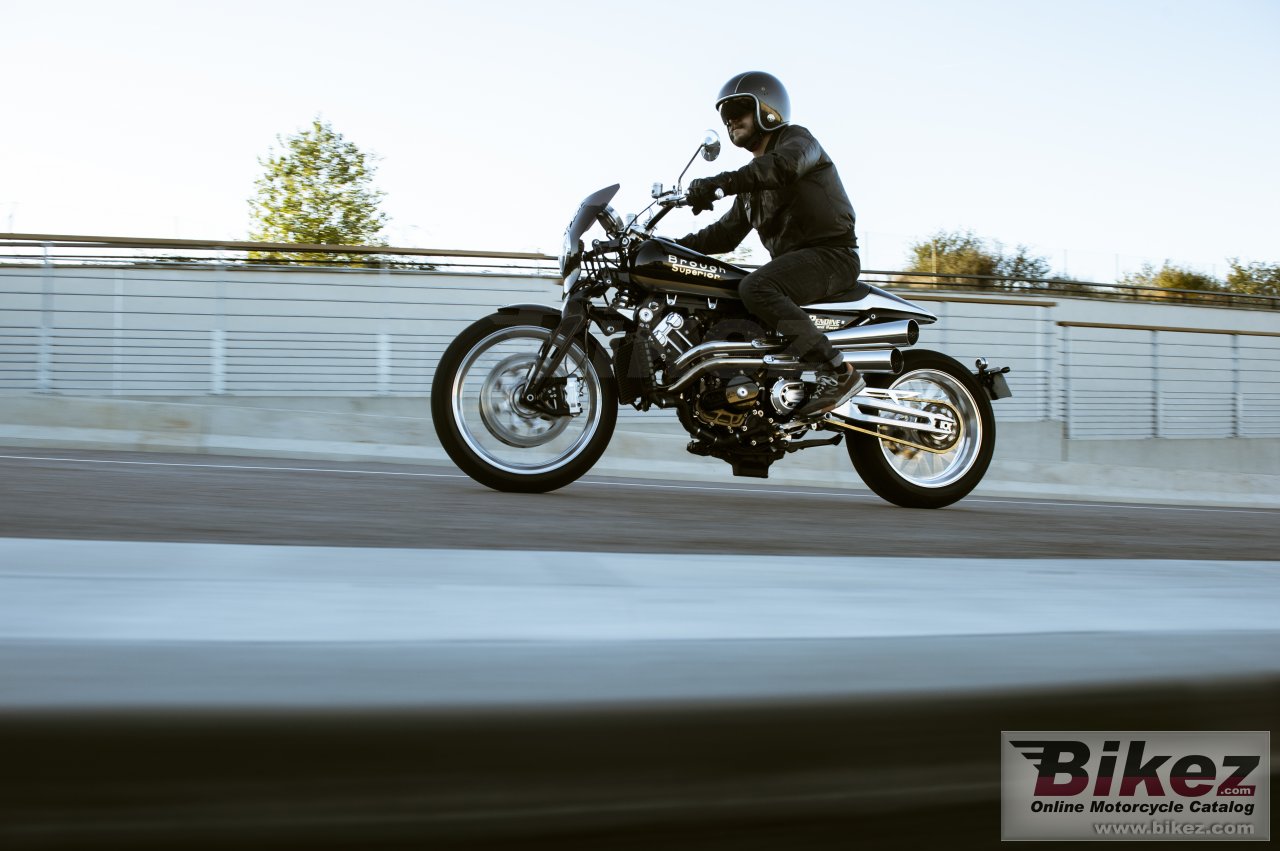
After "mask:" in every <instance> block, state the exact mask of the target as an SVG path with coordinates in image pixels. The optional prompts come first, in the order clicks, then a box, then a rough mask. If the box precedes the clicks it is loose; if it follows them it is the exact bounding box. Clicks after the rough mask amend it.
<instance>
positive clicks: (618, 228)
mask: <svg viewBox="0 0 1280 851" xmlns="http://www.w3.org/2000/svg"><path fill="white" fill-rule="evenodd" d="M596 221H598V222H599V223H600V225H601V227H603V228H604V229H605V232H606V233H608V234H609V236H617V235H618V234H620V233H622V230H623V228H624V227H625V226H624V225H623V223H622V216H619V215H618V211H617V210H615V209H613V208H612V207H610V206H607V205H606V206H605V208H604V209H603V210H601V211H600V212H599V213H598V214H597V215H596Z"/></svg>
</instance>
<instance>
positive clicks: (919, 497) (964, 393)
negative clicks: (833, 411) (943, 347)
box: [845, 350, 996, 508]
mask: <svg viewBox="0 0 1280 851" xmlns="http://www.w3.org/2000/svg"><path fill="white" fill-rule="evenodd" d="M866 379H867V384H868V385H870V386H872V387H880V388H885V389H894V390H904V391H909V392H911V393H912V394H913V395H916V396H920V397H923V398H924V399H926V400H927V399H937V400H938V401H939V402H946V403H947V404H949V405H951V406H953V407H954V408H955V409H956V410H958V411H959V414H960V429H959V433H958V435H957V436H956V437H955V439H954V440H948V439H937V438H934V437H932V436H928V435H922V434H920V433H919V432H915V431H911V430H909V429H895V428H893V427H891V426H878V427H877V428H878V429H879V430H880V432H881V433H883V434H892V435H893V436H895V437H901V438H903V439H906V440H910V441H911V442H913V443H917V444H920V445H922V446H929V447H930V448H933V449H943V450H945V451H943V452H929V451H926V450H924V449H917V448H913V447H910V446H904V445H903V444H901V443H894V442H892V441H888V440H881V439H880V438H879V437H876V436H874V435H870V434H861V433H857V432H851V433H850V434H849V438H848V440H847V441H846V442H845V446H846V447H847V449H848V451H849V458H850V460H852V461H853V467H854V469H855V470H857V471H858V475H859V476H861V477H862V481H864V482H866V484H867V487H869V488H871V490H873V491H875V493H876V494H877V495H879V496H880V497H882V498H883V499H885V500H888V501H889V502H892V503H893V504H894V505H900V506H902V507H904V508H942V507H943V506H946V505H950V504H951V503H953V502H956V501H957V500H960V499H963V498H964V497H966V496H968V495H969V492H970V491H972V490H973V489H974V488H975V487H977V485H978V482H980V481H982V477H983V476H984V475H986V472H987V468H988V467H989V466H990V465H991V455H992V453H993V452H994V451H995V445H996V421H995V414H994V412H993V411H992V410H991V399H990V398H989V397H988V396H987V393H986V391H985V390H983V389H982V386H981V385H980V384H979V383H978V379H977V378H976V377H975V376H974V375H973V373H971V372H969V370H967V369H965V368H964V366H963V365H962V364H961V363H960V362H959V361H957V360H955V359H954V358H950V357H947V356H946V355H944V354H941V353H939V352H931V351H927V350H920V351H915V350H912V351H907V352H904V353H903V369H902V372H901V373H900V374H898V375H882V374H868V375H867V376H866ZM925 404H926V406H927V403H925ZM948 444H949V445H948Z"/></svg>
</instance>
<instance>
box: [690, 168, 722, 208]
mask: <svg viewBox="0 0 1280 851" xmlns="http://www.w3.org/2000/svg"><path fill="white" fill-rule="evenodd" d="M719 189H720V187H719V186H717V185H716V182H715V180H714V179H713V178H709V177H699V178H698V179H697V180H695V181H693V182H692V183H690V184H689V191H688V192H687V193H685V200H687V201H688V202H689V209H691V210H693V214H694V215H695V216H696V215H698V214H699V213H701V212H702V211H703V210H710V209H711V204H712V202H714V201H715V200H716V198H717V197H724V196H723V194H721V195H720V196H717V194H716V193H717V191H718V190H719Z"/></svg>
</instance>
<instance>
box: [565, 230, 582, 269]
mask: <svg viewBox="0 0 1280 851" xmlns="http://www.w3.org/2000/svg"><path fill="white" fill-rule="evenodd" d="M582 251H583V248H582V240H580V239H571V238H570V237H569V234H568V232H566V233H565V235H564V245H563V246H561V248H560V277H562V278H564V277H568V275H569V273H570V272H572V271H573V270H575V269H577V268H578V266H580V265H582Z"/></svg>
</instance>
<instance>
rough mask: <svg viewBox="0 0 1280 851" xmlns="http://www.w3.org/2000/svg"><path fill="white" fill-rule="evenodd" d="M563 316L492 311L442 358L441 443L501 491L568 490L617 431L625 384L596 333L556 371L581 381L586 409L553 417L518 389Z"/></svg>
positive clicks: (436, 417)
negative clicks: (530, 404)
mask: <svg viewBox="0 0 1280 851" xmlns="http://www.w3.org/2000/svg"><path fill="white" fill-rule="evenodd" d="M559 321H560V316H559V314H554V313H545V314H530V313H527V312H526V313H521V314H506V313H495V314H493V315H491V316H486V317H484V318H483V319H480V320H478V321H476V322H474V323H472V324H471V325H470V326H468V327H467V328H466V330H464V331H463V332H462V333H461V334H459V335H458V337H457V339H455V340H454V341H453V342H452V343H451V344H450V345H449V347H448V348H447V349H445V352H444V354H443V355H442V356H441V358H440V363H439V364H438V365H437V366H436V374H435V378H434V379H433V380H432V383H431V418H432V421H433V422H434V424H435V429H436V435H437V436H438V437H439V438H440V444H441V446H443V447H444V450H445V452H447V453H448V455H449V457H450V458H451V459H453V462H454V463H455V464H457V465H458V467H460V468H461V469H462V471H463V472H464V473H466V474H467V475H469V476H470V477H471V478H473V479H475V480H476V481H477V482H480V483H481V484H483V485H487V486H488V487H491V488H493V489H494V490H500V491H513V492H519V493H544V492H546V491H552V490H555V489H556V488H562V487H564V486H565V485H567V484H569V483H570V482H573V481H575V480H576V479H578V478H579V477H580V476H582V475H583V474H585V473H586V472H587V471H588V470H590V469H591V468H592V466H594V465H595V463H596V461H598V460H599V459H600V456H601V455H602V454H603V453H604V450H605V448H606V447H607V446H608V445H609V439H610V438H611V437H612V436H613V429H614V426H615V425H616V424H617V419H618V392H617V385H616V383H615V381H614V377H613V371H612V368H611V366H610V364H609V360H608V358H607V357H606V356H605V354H604V351H603V349H602V348H601V347H600V346H598V345H594V341H591V346H590V350H588V349H586V348H584V345H586V344H584V341H583V340H581V339H579V340H574V341H573V343H572V344H571V345H570V349H569V352H568V354H567V355H566V356H565V359H564V362H563V364H562V365H561V366H560V368H559V369H558V370H557V371H556V377H566V378H568V379H569V380H570V381H571V382H572V381H575V380H576V387H577V389H576V392H574V393H572V395H573V396H574V398H575V399H576V400H577V402H578V403H579V404H580V405H581V409H582V410H581V413H578V414H576V415H573V416H561V417H553V416H550V415H548V414H545V413H542V412H539V411H536V410H532V409H530V408H527V407H525V406H524V405H522V404H521V399H520V393H519V392H518V391H520V390H521V389H522V388H523V386H524V385H523V381H524V380H525V379H526V378H527V376H528V374H529V372H530V370H531V368H532V366H533V364H534V361H535V360H536V358H537V355H538V352H539V350H540V349H541V347H542V344H543V343H544V342H545V341H546V340H548V339H549V338H550V337H551V332H552V331H553V330H555V328H556V325H557V324H558V323H559ZM588 339H589V338H588ZM570 386H572V385H570Z"/></svg>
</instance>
